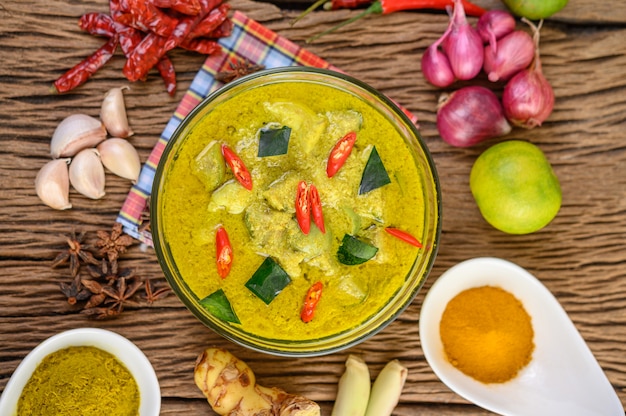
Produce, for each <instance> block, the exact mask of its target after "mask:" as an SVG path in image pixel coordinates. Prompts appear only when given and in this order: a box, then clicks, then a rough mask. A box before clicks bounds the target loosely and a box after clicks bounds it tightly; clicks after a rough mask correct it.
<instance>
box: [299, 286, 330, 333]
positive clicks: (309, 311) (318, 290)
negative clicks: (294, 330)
mask: <svg viewBox="0 0 626 416" xmlns="http://www.w3.org/2000/svg"><path fill="white" fill-rule="evenodd" d="M323 289H324V285H323V284H322V282H316V283H314V284H313V286H311V287H310V288H309V290H308V291H307V293H306V296H305V298H304V305H302V312H300V319H302V322H304V323H308V322H311V320H313V317H314V315H315V310H316V309H317V304H318V303H319V301H320V299H321V297H322V290H323Z"/></svg>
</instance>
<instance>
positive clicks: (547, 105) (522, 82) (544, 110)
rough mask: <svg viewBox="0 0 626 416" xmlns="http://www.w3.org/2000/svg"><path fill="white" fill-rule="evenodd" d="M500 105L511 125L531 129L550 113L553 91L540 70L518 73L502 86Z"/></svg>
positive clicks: (532, 69) (552, 105) (533, 69)
mask: <svg viewBox="0 0 626 416" xmlns="http://www.w3.org/2000/svg"><path fill="white" fill-rule="evenodd" d="M502 105H503V107H504V114H505V116H506V118H507V119H508V120H509V121H510V122H511V123H512V124H513V125H515V126H518V127H523V128H525V129H532V128H535V127H538V126H541V124H542V123H543V122H544V121H545V120H546V119H547V118H548V116H550V114H551V113H552V109H553V108H554V90H553V89H552V86H551V85H550V83H549V82H548V80H547V79H546V78H545V77H544V76H543V74H542V73H541V70H540V69H539V70H537V69H536V68H531V69H528V70H524V71H520V72H518V73H517V74H515V76H513V78H511V79H510V80H509V82H507V84H506V85H505V86H504V92H503V93H502Z"/></svg>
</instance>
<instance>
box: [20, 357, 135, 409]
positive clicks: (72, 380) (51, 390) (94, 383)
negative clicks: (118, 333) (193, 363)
mask: <svg viewBox="0 0 626 416" xmlns="http://www.w3.org/2000/svg"><path fill="white" fill-rule="evenodd" d="M139 402H140V397H139V387H138V385H137V382H136V380H135V378H134V377H133V376H132V374H131V373H130V371H129V370H128V369H127V368H126V367H125V366H124V365H123V364H122V363H121V362H120V361H119V360H118V359H117V358H116V357H115V356H114V355H112V354H110V353H108V352H106V351H103V350H101V349H99V348H96V347H90V346H84V347H68V348H65V349H62V350H59V351H56V352H53V353H51V354H49V355H47V356H46V357H45V358H44V359H43V360H42V361H41V363H40V364H39V365H38V366H37V368H36V369H35V371H34V372H33V375H32V376H31V378H30V380H29V381H28V383H26V386H24V389H23V390H22V394H21V395H20V398H19V401H18V406H17V416H22V415H28V416H81V415H84V416H87V415H89V416H99V415H102V416H111V415H119V416H137V415H139Z"/></svg>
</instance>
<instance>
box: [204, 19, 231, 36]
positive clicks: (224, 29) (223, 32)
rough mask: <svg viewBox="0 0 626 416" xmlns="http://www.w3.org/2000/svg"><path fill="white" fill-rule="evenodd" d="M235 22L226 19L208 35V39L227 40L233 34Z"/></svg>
mask: <svg viewBox="0 0 626 416" xmlns="http://www.w3.org/2000/svg"><path fill="white" fill-rule="evenodd" d="M233 26H234V24H233V21H232V20H230V19H226V20H224V21H223V22H222V24H221V25H219V26H218V27H217V28H216V29H215V30H213V31H212V32H211V33H209V34H207V35H206V37H207V38H227V37H229V36H230V34H231V33H233Z"/></svg>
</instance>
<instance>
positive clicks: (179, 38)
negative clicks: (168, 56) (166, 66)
mask: <svg viewBox="0 0 626 416" xmlns="http://www.w3.org/2000/svg"><path fill="white" fill-rule="evenodd" d="M220 1H221V0H200V3H199V4H200V12H199V13H198V14H196V15H195V16H186V17H183V18H181V19H180V20H179V21H178V23H177V25H176V27H175V28H174V30H173V31H172V33H171V34H170V35H169V37H168V39H167V42H165V50H166V51H169V50H171V49H174V48H175V47H177V46H179V45H180V44H181V43H183V42H184V41H185V40H186V39H188V38H189V36H190V34H191V32H192V31H193V29H194V28H195V27H196V26H197V25H198V24H199V23H200V22H201V21H202V20H203V19H204V18H205V17H206V15H207V14H209V13H210V12H211V10H213V9H214V8H215V7H216V6H217V5H218V4H219V3H220Z"/></svg>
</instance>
